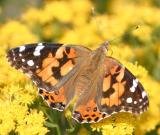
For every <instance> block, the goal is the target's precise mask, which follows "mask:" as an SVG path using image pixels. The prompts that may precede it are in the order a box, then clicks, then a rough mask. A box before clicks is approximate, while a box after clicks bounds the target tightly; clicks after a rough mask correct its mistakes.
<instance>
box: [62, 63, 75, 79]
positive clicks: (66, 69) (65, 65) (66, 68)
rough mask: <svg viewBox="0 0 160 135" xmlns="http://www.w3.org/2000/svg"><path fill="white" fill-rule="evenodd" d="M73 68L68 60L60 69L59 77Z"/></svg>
mask: <svg viewBox="0 0 160 135" xmlns="http://www.w3.org/2000/svg"><path fill="white" fill-rule="evenodd" d="M73 67H74V65H73V63H72V61H71V60H69V61H68V62H67V63H65V64H64V65H63V66H62V67H61V75H62V76H64V75H66V74H67V73H68V72H69V71H71V70H72V68H73Z"/></svg>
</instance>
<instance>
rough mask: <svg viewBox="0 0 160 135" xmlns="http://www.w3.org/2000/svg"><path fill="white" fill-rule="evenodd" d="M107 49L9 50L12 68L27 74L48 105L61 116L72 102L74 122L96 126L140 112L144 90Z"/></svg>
mask: <svg viewBox="0 0 160 135" xmlns="http://www.w3.org/2000/svg"><path fill="white" fill-rule="evenodd" d="M107 50H108V43H107V42H106V43H104V44H103V45H102V46H100V47H99V48H97V49H96V50H94V51H91V50H90V49H88V48H85V47H82V46H74V45H63V44H48V43H39V44H29V45H25V46H20V47H17V48H14V49H11V50H9V52H8V53H7V57H8V61H9V62H10V63H11V66H13V67H15V68H16V69H19V70H21V71H23V72H24V73H25V74H27V75H28V76H29V77H30V78H31V79H32V80H33V82H34V83H35V84H36V85H37V86H38V88H39V94H40V95H41V96H42V97H43V99H44V100H45V101H46V102H47V103H48V105H49V106H50V107H51V108H53V109H57V110H59V111H63V110H65V109H66V108H67V107H68V105H69V104H70V102H71V101H72V99H73V98H74V97H75V96H76V97H77V100H76V101H75V105H74V109H73V118H74V119H75V120H76V121H78V122H80V123H92V122H98V121H100V120H102V119H104V118H106V117H109V116H110V115H112V114H113V113H117V112H131V113H134V114H139V113H142V112H144V111H145V110H146V109H147V107H148V105H149V102H148V97H147V94H146V92H145V91H144V88H143V86H142V85H141V83H140V82H139V81H138V79H136V78H135V76H134V75H133V74H132V73H131V72H130V71H128V69H126V68H125V67H124V66H123V65H122V64H121V63H120V62H118V61H117V60H116V59H114V58H112V57H108V56H106V51H107Z"/></svg>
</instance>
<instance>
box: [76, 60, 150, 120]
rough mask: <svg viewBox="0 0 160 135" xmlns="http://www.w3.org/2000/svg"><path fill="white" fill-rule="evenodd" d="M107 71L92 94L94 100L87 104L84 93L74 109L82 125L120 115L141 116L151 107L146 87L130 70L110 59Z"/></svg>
mask: <svg viewBox="0 0 160 135" xmlns="http://www.w3.org/2000/svg"><path fill="white" fill-rule="evenodd" d="M104 67H105V74H104V76H103V79H102V80H101V79H100V80H99V82H98V83H96V85H95V86H94V87H93V88H91V89H90V90H89V91H92V96H90V97H87V100H84V99H85V98H86V96H87V95H88V93H87V94H86V93H85V94H86V96H84V95H83V96H81V97H80V98H81V99H79V101H82V102H78V104H77V105H76V107H75V110H74V112H73V118H74V119H75V120H76V121H78V122H80V123H92V122H98V121H100V120H102V119H103V118H105V117H109V116H110V115H112V114H114V113H117V112H130V113H134V114H139V113H142V112H144V111H145V110H146V109H147V107H148V105H149V101H148V97H147V94H146V92H145V91H144V88H143V86H142V85H141V83H140V82H139V81H138V79H136V78H135V76H134V75H133V74H132V73H131V72H130V71H129V70H128V69H127V68H125V67H124V66H123V65H121V64H120V63H119V62H118V61H117V60H115V59H113V58H111V57H106V60H105V66H104ZM97 77H99V78H100V76H98V75H97ZM85 101H87V102H85Z"/></svg>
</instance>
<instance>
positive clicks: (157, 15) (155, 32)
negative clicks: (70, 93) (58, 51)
mask: <svg viewBox="0 0 160 135" xmlns="http://www.w3.org/2000/svg"><path fill="white" fill-rule="evenodd" d="M12 2H13V3H15V4H13V3H12ZM12 2H11V1H9V0H1V1H0V9H1V10H0V15H1V17H0V20H1V24H0V34H1V36H0V44H1V50H0V70H1V74H0V134H1V135H6V134H11V135H13V134H20V135H23V134H30V135H35V134H38V135H44V134H47V135H51V134H58V135H60V134H71V135H74V134H78V135H81V134H83V135H85V134H96V135H97V134H103V135H108V134H110V135H114V134H119V135H122V134H136V135H141V134H147V135H151V134H160V128H159V125H160V99H159V96H158V95H159V92H160V2H159V0H147V1H144V0H134V1H133V0H76V1H75V0H44V1H40V0H35V4H30V2H29V1H22V3H21V6H17V4H16V3H19V1H18V0H13V1H12ZM15 5H16V6H15ZM7 7H10V8H9V9H8V8H7ZM22 7H25V8H23V10H18V9H19V8H20V9H22ZM93 8H94V9H95V11H93V10H92V9H93ZM6 11H7V12H6ZM105 40H110V43H111V48H110V50H109V52H108V55H109V56H112V57H114V58H117V59H118V60H119V61H120V62H122V63H123V64H124V65H125V66H126V67H127V68H128V69H129V70H131V71H132V72H133V74H134V75H135V76H136V77H137V78H138V79H139V80H140V81H141V82H142V84H143V85H144V88H145V89H146V91H147V93H148V94H149V100H150V107H149V110H148V111H147V112H146V113H144V114H142V115H141V116H134V115H131V114H128V113H118V114H115V115H113V116H112V117H109V118H107V119H105V120H103V121H102V122H99V123H96V124H78V123H76V122H75V121H73V120H72V119H71V111H70V109H68V110H66V111H65V112H64V113H62V112H58V111H56V110H52V109H50V108H49V107H47V105H46V104H45V103H44V101H43V100H42V99H41V98H40V97H38V95H37V90H36V89H37V88H36V87H35V86H33V84H32V83H31V81H30V80H29V79H27V78H26V77H25V76H24V75H23V74H22V73H19V72H18V71H16V70H15V69H13V68H11V67H10V66H9V64H8V63H7V60H6V58H5V55H6V52H7V50H8V49H10V48H13V47H15V46H19V45H22V44H27V43H32V42H40V41H43V42H61V43H65V44H66V43H72V44H82V45H84V46H86V47H89V48H92V49H94V48H96V47H98V46H99V44H101V43H102V42H104V41H105ZM132 63H134V64H132Z"/></svg>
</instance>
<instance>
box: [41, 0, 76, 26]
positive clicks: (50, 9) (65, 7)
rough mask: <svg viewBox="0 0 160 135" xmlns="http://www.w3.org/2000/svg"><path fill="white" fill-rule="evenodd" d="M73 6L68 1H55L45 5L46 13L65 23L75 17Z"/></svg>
mask: <svg viewBox="0 0 160 135" xmlns="http://www.w3.org/2000/svg"><path fill="white" fill-rule="evenodd" d="M69 3H70V2H69ZM71 8H72V7H71V6H70V5H69V4H68V2H67V1H53V2H49V3H48V4H46V5H45V8H44V11H45V12H46V15H47V14H49V15H51V16H52V17H54V18H56V19H58V20H59V21H61V22H63V23H68V22H70V21H71V20H72V18H73V12H72V11H71V10H70V9H71Z"/></svg>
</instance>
